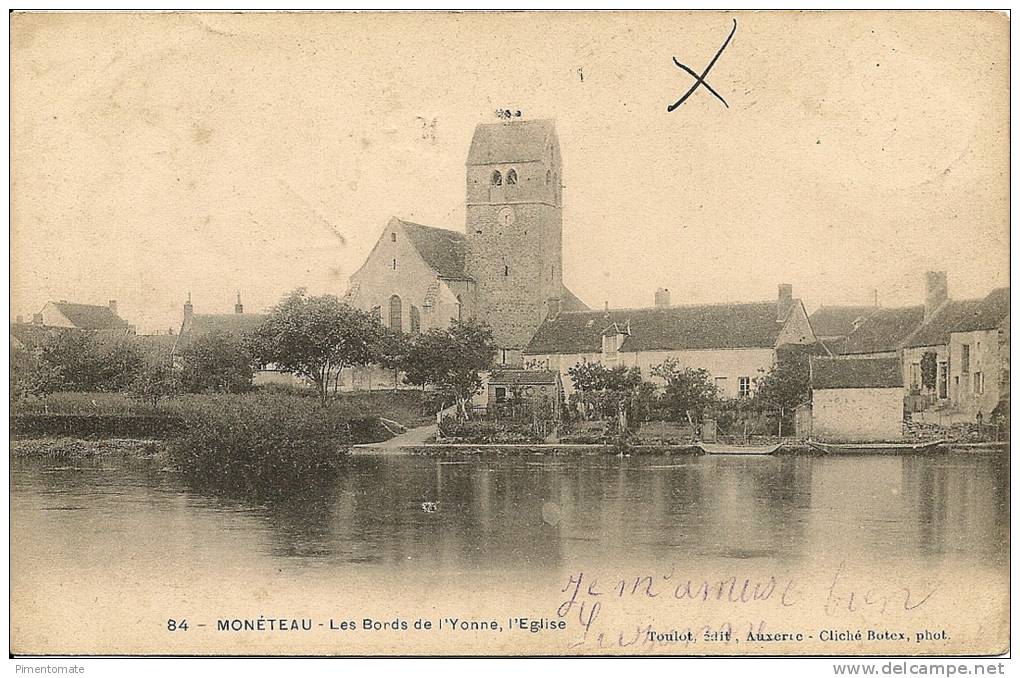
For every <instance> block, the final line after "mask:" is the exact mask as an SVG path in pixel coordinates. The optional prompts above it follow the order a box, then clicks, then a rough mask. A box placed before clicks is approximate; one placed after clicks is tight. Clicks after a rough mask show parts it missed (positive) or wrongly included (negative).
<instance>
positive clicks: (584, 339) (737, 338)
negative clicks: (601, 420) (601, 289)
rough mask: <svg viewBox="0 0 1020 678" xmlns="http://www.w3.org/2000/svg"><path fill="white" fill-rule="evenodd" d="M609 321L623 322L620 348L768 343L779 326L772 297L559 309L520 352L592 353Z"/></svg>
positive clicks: (772, 341)
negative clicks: (695, 303)
mask: <svg viewBox="0 0 1020 678" xmlns="http://www.w3.org/2000/svg"><path fill="white" fill-rule="evenodd" d="M614 323H616V325H617V326H618V327H624V328H625V327H628V324H629V327H630V335H629V336H628V337H627V338H626V339H624V341H623V345H622V347H621V348H620V350H621V351H625V352H635V351H653V350H682V349H713V348H715V349H719V348H774V347H775V345H776V341H777V339H778V338H779V333H780V331H781V330H782V328H783V324H782V323H780V322H777V321H776V305H775V303H774V302H761V303H735V304H706V305H698V306H670V307H668V308H635V309H611V310H609V311H586V312H574V313H560V314H559V315H557V316H556V317H554V318H548V319H546V320H545V321H544V322H543V323H542V324H541V325H540V326H539V328H538V331H537V332H536V333H535V336H534V337H533V338H532V340H531V343H530V344H528V347H527V348H526V349H525V350H524V352H525V353H527V354H530V355H536V354H539V355H541V354H549V353H598V352H600V351H601V350H602V333H603V331H605V330H606V328H608V327H610V326H611V325H613V324H614Z"/></svg>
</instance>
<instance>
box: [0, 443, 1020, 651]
mask: <svg viewBox="0 0 1020 678" xmlns="http://www.w3.org/2000/svg"><path fill="white" fill-rule="evenodd" d="M1007 460H1008V452H991V453H990V452H972V451H971V452H963V451H960V452H951V453H946V454H940V455H934V456H915V455H903V456H899V455H892V456H853V457H851V456H846V457H822V456H774V457H753V458H751V457H745V458H735V457H730V458H727V457H716V456H679V457H678V456H673V457H667V456H633V457H626V458H619V457H615V456H601V455H598V456H583V457H582V456H566V455H562V456H561V455H551V454H550V455H521V456H487V457H482V458H470V459H463V458H462V459H457V460H442V459H429V458H422V457H408V456H390V457H384V456H364V457H354V458H352V459H351V461H350V465H349V468H348V469H347V471H346V472H345V474H344V475H343V477H342V478H340V479H339V481H338V482H337V483H336V485H335V487H333V488H331V489H329V490H326V491H321V492H317V493H315V494H312V495H309V496H303V497H301V498H298V499H294V500H291V501H288V502H284V503H276V504H262V503H254V502H244V501H238V500H230V499H223V498H218V497H215V496H209V495H204V494H200V493H197V492H194V491H191V490H189V489H188V488H186V487H184V486H182V485H181V484H180V483H179V482H178V481H177V480H176V479H175V478H174V476H173V475H172V474H171V473H169V472H168V471H167V470H164V469H158V468H154V467H152V466H151V465H149V464H144V463H141V462H137V461H132V460H130V459H124V458H119V457H109V458H101V459H98V460H88V461H73V462H68V461H60V460H39V459H32V460H22V459H12V462H11V464H12V469H11V567H12V581H11V584H12V619H13V631H12V637H13V645H14V648H15V650H16V651H20V652H55V651H59V652H74V653H135V652H147V653H154V652H155V653H170V654H174V653H188V654H194V653H197V654H205V653H215V654H220V653H226V654H237V653H242V654H244V653H266V652H269V653H308V654H322V653H325V654H364V653H375V652H387V653H397V654H418V653H454V654H475V653H488V652H497V653H563V652H578V653H597V652H615V653H621V652H622V653H628V654H629V653H643V652H650V653H656V654H659V653H667V654H674V653H675V654H714V653H723V654H734V653H736V654H740V653H745V652H756V653H767V654H771V653H776V652H797V653H810V654H843V653H851V652H869V653H880V654H886V653H894V652H895V653H899V652H905V653H908V654H916V653H942V652H967V653H976V652H982V653H984V652H994V651H997V650H1001V649H1003V648H1004V647H1005V643H1006V638H1007V635H1008V576H1009V575H1008V558H1009V534H1008V527H1009V468H1008V461H1007ZM727 583H728V588H727ZM702 586H704V591H707V592H708V593H705V594H704V595H702V588H701V587H702ZM720 587H722V588H720ZM756 593H757V595H755V594H756ZM593 608H595V610H596V613H595V615H594V618H592V609H593ZM521 616H527V617H529V618H533V619H543V620H547V621H548V622H550V623H558V622H560V621H562V622H565V624H566V628H565V629H556V628H553V629H548V628H541V629H539V630H538V631H537V632H532V631H531V630H530V629H527V630H519V629H513V628H510V627H511V626H512V625H513V624H514V622H513V621H512V620H513V619H514V618H517V617H521ZM260 618H264V621H263V623H262V630H261V631H260V630H258V628H257V625H258V621H259V619H260ZM366 618H368V619H371V620H373V625H374V622H376V621H378V622H393V623H394V625H395V626H396V627H397V628H396V629H395V630H394V629H390V628H385V629H375V628H371V627H370V628H368V629H366V628H363V627H364V625H365V619H366ZM281 619H287V620H291V621H289V622H286V623H283V622H280V621H279V620H281ZM441 619H446V620H452V619H457V620H458V622H456V623H454V622H451V621H448V622H447V623H446V627H447V628H445V629H443V630H439V629H437V628H435V625H437V624H438V622H439V620H441ZM465 619H471V620H477V619H492V620H496V622H498V625H499V628H498V629H492V628H478V627H479V626H480V625H477V624H476V625H475V626H474V627H473V628H455V629H454V630H450V629H449V627H450V626H451V625H453V626H455V627H457V626H458V625H459V626H463V624H462V623H461V622H462V621H463V620H465ZM170 620H173V621H172V622H171V621H170ZM182 620H187V624H188V629H187V630H181V629H179V628H178V629H176V630H171V628H172V627H175V626H178V625H179V623H180V622H181V621H182ZM246 620H247V623H248V627H249V628H247V629H246V628H245V623H246ZM268 620H276V621H275V622H274V626H286V625H293V620H301V623H303V624H306V625H308V626H310V627H311V628H310V629H308V628H297V629H293V630H291V629H288V630H286V631H282V630H280V629H279V628H273V629H268V628H267V625H268V624H269V622H268ZM419 620H421V621H419ZM425 620H428V621H431V622H432V623H433V625H434V626H433V628H432V629H424V628H418V629H415V628H414V626H415V622H416V621H419V626H422V625H423V622H424V621H425ZM344 622H349V623H351V624H353V626H354V627H355V628H353V629H341V628H334V627H342V626H344ZM400 622H404V623H406V624H407V625H408V629H407V630H404V629H402V628H401V624H400ZM496 622H493V623H496ZM224 623H225V624H226V627H223V624H224ZM300 625H301V624H298V626H299V627H300ZM232 627H237V628H236V629H235V628H232ZM879 628H882V629H885V628H890V629H894V630H896V631H897V632H903V633H904V636H905V639H896V640H891V639H886V640H883V641H879V640H876V639H872V640H868V639H867V634H866V633H865V638H864V639H862V640H858V639H856V637H850V638H848V639H846V640H842V641H831V640H830V641H827V642H824V643H823V642H822V638H823V637H825V634H824V633H823V632H824V631H825V630H826V629H830V630H831V629H835V630H837V631H847V632H854V631H864V632H866V631H869V630H872V629H879ZM687 629H692V630H694V631H695V632H696V633H698V634H700V633H703V630H707V629H733V631H734V637H738V638H739V639H740V640H739V644H737V643H735V642H734V641H732V640H730V641H728V642H723V643H709V642H707V641H705V640H704V639H703V638H702V640H700V641H698V642H695V643H690V642H689V641H688V642H679V643H678V642H675V641H670V640H662V641H659V642H657V641H655V637H656V636H654V634H653V635H652V636H651V637H649V636H648V634H647V631H648V630H653V631H655V632H667V631H682V630H687ZM749 629H753V630H758V631H761V630H764V631H766V632H777V631H782V632H786V631H790V632H795V633H801V634H802V635H803V636H805V637H804V638H801V639H800V640H798V641H797V642H792V641H791V642H787V640H779V641H773V640H770V639H765V640H762V641H761V642H756V643H752V642H751V641H749V640H747V639H746V638H745V636H746V633H747V631H748V630H749ZM939 632H942V633H943V634H944V635H945V637H944V638H936V639H930V638H928V637H927V636H925V637H924V639H921V640H918V639H917V638H916V635H917V634H918V633H922V634H923V633H929V634H930V635H932V636H936V635H937V634H938V633H939ZM830 635H832V634H830ZM808 636H810V637H809V638H808ZM851 636H853V633H851ZM659 637H660V638H665V636H659ZM639 638H640V639H639ZM635 639H639V640H635Z"/></svg>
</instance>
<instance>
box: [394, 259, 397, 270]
mask: <svg viewBox="0 0 1020 678" xmlns="http://www.w3.org/2000/svg"><path fill="white" fill-rule="evenodd" d="M393 270H394V271H395V270H397V260H396V259H394V260H393Z"/></svg>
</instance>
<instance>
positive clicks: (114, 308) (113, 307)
mask: <svg viewBox="0 0 1020 678" xmlns="http://www.w3.org/2000/svg"><path fill="white" fill-rule="evenodd" d="M110 313H112V314H114V315H117V300H116V299H110Z"/></svg>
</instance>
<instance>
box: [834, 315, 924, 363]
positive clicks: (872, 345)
mask: <svg viewBox="0 0 1020 678" xmlns="http://www.w3.org/2000/svg"><path fill="white" fill-rule="evenodd" d="M923 320H924V306H905V307H902V308H875V309H873V310H872V313H870V314H869V315H868V316H867V317H866V318H864V319H863V320H862V321H861V323H860V324H859V325H858V327H857V329H855V330H854V331H852V332H851V333H850V336H849V337H848V338H847V342H846V353H883V352H888V351H895V350H897V349H898V348H900V346H901V345H902V344H903V342H904V341H905V340H906V339H907V338H908V337H910V335H911V334H912V333H913V332H914V331H915V330H917V328H918V326H920V324H921V323H922V321H923Z"/></svg>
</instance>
